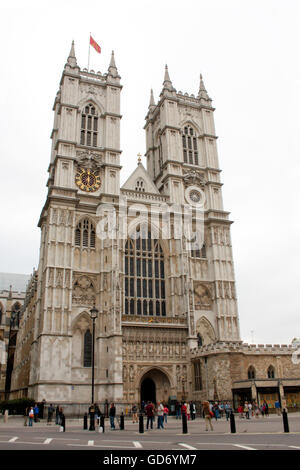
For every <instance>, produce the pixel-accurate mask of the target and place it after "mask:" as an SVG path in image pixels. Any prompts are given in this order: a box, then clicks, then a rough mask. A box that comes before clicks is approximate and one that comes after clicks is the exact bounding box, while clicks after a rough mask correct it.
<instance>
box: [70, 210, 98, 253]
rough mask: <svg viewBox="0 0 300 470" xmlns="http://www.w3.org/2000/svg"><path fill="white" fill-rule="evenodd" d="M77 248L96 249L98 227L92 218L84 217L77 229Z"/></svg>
mask: <svg viewBox="0 0 300 470" xmlns="http://www.w3.org/2000/svg"><path fill="white" fill-rule="evenodd" d="M75 246H77V247H78V248H81V249H82V248H96V226H95V223H94V222H93V221H92V219H91V218H90V217H82V218H81V219H80V220H79V221H78V223H77V225H76V228H75Z"/></svg>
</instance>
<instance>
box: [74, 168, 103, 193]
mask: <svg viewBox="0 0 300 470" xmlns="http://www.w3.org/2000/svg"><path fill="white" fill-rule="evenodd" d="M75 183H76V184H77V186H78V187H79V188H80V189H81V190H82V191H87V192H89V193H93V192H95V191H97V189H99V188H100V186H101V179H100V176H99V175H98V173H97V172H94V171H92V170H90V169H84V168H79V170H78V171H77V173H76V176H75Z"/></svg>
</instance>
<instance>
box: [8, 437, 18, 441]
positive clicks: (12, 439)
mask: <svg viewBox="0 0 300 470" xmlns="http://www.w3.org/2000/svg"><path fill="white" fill-rule="evenodd" d="M17 439H19V438H18V437H12V438H11V439H9V441H8V442H16V440H17Z"/></svg>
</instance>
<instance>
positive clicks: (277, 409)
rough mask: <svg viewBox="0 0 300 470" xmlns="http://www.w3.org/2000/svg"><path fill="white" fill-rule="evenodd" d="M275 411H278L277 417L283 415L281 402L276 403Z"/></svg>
mask: <svg viewBox="0 0 300 470" xmlns="http://www.w3.org/2000/svg"><path fill="white" fill-rule="evenodd" d="M275 409H276V413H277V416H280V415H281V413H280V402H279V400H276V401H275Z"/></svg>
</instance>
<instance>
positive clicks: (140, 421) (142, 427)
mask: <svg viewBox="0 0 300 470" xmlns="http://www.w3.org/2000/svg"><path fill="white" fill-rule="evenodd" d="M139 433H140V434H143V433H144V416H143V414H142V413H140V416H139Z"/></svg>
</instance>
